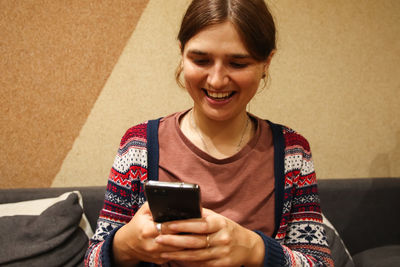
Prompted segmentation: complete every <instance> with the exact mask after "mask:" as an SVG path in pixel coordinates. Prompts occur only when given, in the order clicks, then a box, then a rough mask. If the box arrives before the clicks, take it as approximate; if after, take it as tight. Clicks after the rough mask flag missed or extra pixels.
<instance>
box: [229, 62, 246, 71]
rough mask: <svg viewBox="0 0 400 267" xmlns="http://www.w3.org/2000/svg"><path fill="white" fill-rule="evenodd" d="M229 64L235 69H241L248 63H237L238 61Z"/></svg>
mask: <svg viewBox="0 0 400 267" xmlns="http://www.w3.org/2000/svg"><path fill="white" fill-rule="evenodd" d="M229 64H230V65H231V66H232V67H233V68H235V69H243V68H246V67H247V66H248V65H249V64H247V63H238V62H231V63H229Z"/></svg>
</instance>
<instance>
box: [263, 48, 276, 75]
mask: <svg viewBox="0 0 400 267" xmlns="http://www.w3.org/2000/svg"><path fill="white" fill-rule="evenodd" d="M275 53H276V50H275V49H274V50H272V51H271V53H269V56H268V58H267V60H266V61H265V63H264V73H266V72H268V68H269V65H270V64H271V60H272V57H273V56H274V55H275Z"/></svg>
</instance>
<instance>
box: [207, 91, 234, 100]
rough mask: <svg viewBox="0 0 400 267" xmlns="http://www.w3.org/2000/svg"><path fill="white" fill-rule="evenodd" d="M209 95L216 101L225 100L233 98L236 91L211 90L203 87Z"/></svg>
mask: <svg viewBox="0 0 400 267" xmlns="http://www.w3.org/2000/svg"><path fill="white" fill-rule="evenodd" d="M203 91H204V92H205V94H206V95H207V97H209V98H211V99H213V100H216V101H223V100H226V99H229V98H231V97H232V96H233V95H234V94H235V93H236V92H211V91H208V90H206V89H203Z"/></svg>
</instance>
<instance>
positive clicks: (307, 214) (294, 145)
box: [275, 127, 333, 266]
mask: <svg viewBox="0 0 400 267" xmlns="http://www.w3.org/2000/svg"><path fill="white" fill-rule="evenodd" d="M283 136H284V140H285V162H284V169H285V186H284V200H283V201H284V203H283V211H282V220H281V223H280V226H279V230H278V233H277V235H276V237H275V239H276V240H277V241H278V242H279V243H280V244H281V245H282V248H283V252H284V255H285V261H286V265H285V266H333V260H332V257H331V254H330V250H329V246H328V243H327V240H326V234H325V231H324V228H323V225H322V215H321V209H320V201H319V196H318V192H317V184H316V176H315V171H314V165H313V161H312V157H311V151H310V146H309V144H308V142H307V140H306V139H305V138H304V137H302V136H301V135H300V134H298V133H296V132H295V131H293V130H291V129H289V128H286V127H283Z"/></svg>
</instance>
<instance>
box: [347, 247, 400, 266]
mask: <svg viewBox="0 0 400 267" xmlns="http://www.w3.org/2000/svg"><path fill="white" fill-rule="evenodd" d="M353 259H354V263H355V265H356V267H386V266H390V267H392V266H400V245H391V246H382V247H377V248H372V249H368V250H365V251H363V252H360V253H357V254H356V255H354V257H353Z"/></svg>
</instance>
